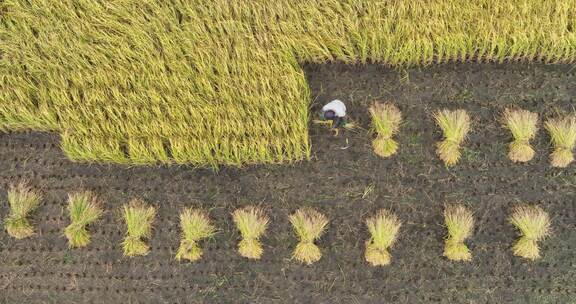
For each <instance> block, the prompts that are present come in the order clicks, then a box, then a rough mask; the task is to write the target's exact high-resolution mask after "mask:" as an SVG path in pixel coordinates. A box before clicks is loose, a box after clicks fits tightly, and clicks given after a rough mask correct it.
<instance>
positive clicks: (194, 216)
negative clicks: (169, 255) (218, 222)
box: [176, 208, 216, 262]
mask: <svg viewBox="0 0 576 304" xmlns="http://www.w3.org/2000/svg"><path fill="white" fill-rule="evenodd" d="M180 228H181V229H182V240H181V241H180V247H179V248H178V252H176V260H178V261H180V260H182V259H186V260H189V261H192V262H194V261H197V260H199V259H200V258H201V257H202V248H200V246H198V241H199V240H201V239H204V238H208V237H211V236H213V235H214V234H215V233H216V228H215V227H214V226H213V225H212V224H211V223H210V218H208V215H207V214H206V212H204V211H203V210H199V209H189V208H186V209H184V211H183V212H182V213H181V214H180Z"/></svg>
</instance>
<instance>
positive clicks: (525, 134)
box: [504, 109, 538, 162]
mask: <svg viewBox="0 0 576 304" xmlns="http://www.w3.org/2000/svg"><path fill="white" fill-rule="evenodd" d="M504 122H505V124H506V127H508V129H510V132H511V133H512V137H514V141H512V142H511V143H510V151H509V152H508V157H509V158H510V159H511V160H512V161H514V162H527V161H529V160H531V159H532V158H533V157H534V149H533V148H532V146H531V145H530V140H531V139H532V138H534V137H535V136H536V131H538V126H537V124H538V114H537V113H533V112H530V111H526V110H509V109H506V111H505V112H504Z"/></svg>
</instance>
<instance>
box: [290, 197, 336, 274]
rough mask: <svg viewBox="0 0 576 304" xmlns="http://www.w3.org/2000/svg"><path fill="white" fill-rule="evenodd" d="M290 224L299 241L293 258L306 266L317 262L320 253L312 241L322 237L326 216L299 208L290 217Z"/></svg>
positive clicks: (312, 210) (326, 220) (326, 221)
mask: <svg viewBox="0 0 576 304" xmlns="http://www.w3.org/2000/svg"><path fill="white" fill-rule="evenodd" d="M290 223H291V224H292V227H293V228H294V232H296V235H297V236H298V238H299V239H300V242H299V243H298V244H297V245H296V249H294V253H293V257H294V258H295V259H296V260H298V261H300V262H302V263H305V264H307V265H310V264H312V263H314V262H317V261H319V260H320V258H321V257H322V252H320V248H318V246H316V244H314V241H315V240H317V239H319V238H320V237H321V236H322V234H323V233H324V230H325V229H326V225H328V219H327V218H326V216H325V215H324V214H322V213H320V212H318V211H316V210H315V209H312V208H300V209H298V210H296V212H295V213H294V214H292V215H290Z"/></svg>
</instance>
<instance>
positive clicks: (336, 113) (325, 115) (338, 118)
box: [320, 99, 346, 136]
mask: <svg viewBox="0 0 576 304" xmlns="http://www.w3.org/2000/svg"><path fill="white" fill-rule="evenodd" d="M320 118H321V119H322V120H323V121H325V122H328V123H330V121H332V123H331V124H332V126H331V128H332V130H334V133H335V134H334V136H338V130H339V128H340V127H344V126H345V125H346V105H345V104H344V103H343V102H342V101H340V100H338V99H334V100H332V101H331V102H329V103H327V104H326V105H324V106H323V107H322V112H321V113H320Z"/></svg>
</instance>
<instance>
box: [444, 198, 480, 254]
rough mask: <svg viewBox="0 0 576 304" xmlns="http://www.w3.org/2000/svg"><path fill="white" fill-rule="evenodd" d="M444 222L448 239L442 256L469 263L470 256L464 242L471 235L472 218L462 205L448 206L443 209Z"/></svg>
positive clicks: (472, 227)
mask: <svg viewBox="0 0 576 304" xmlns="http://www.w3.org/2000/svg"><path fill="white" fill-rule="evenodd" d="M444 221H445V223H446V228H447V229H448V238H447V239H446V242H445V246H444V256H445V257H447V258H448V259H450V260H453V261H469V260H471V259H472V254H471V253H470V250H469V249H468V247H466V244H464V240H465V239H467V238H468V237H470V235H472V230H473V229H474V217H473V216H472V212H470V210H468V209H467V208H466V207H465V206H463V205H448V206H446V207H445V209H444Z"/></svg>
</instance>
